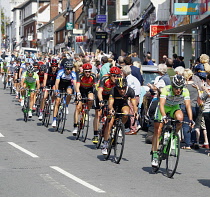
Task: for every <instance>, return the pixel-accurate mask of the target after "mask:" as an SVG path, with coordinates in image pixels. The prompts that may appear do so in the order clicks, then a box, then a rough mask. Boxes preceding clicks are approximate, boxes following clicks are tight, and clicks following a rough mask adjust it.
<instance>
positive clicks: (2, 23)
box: [1, 8, 9, 35]
mask: <svg viewBox="0 0 210 197" xmlns="http://www.w3.org/2000/svg"><path fill="white" fill-rule="evenodd" d="M5 23H6V25H8V24H9V19H8V17H7V16H6V15H5V10H4V9H2V8H1V32H2V35H5V33H6V30H5V26H6V25H5Z"/></svg>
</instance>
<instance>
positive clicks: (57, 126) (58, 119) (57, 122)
mask: <svg viewBox="0 0 210 197" xmlns="http://www.w3.org/2000/svg"><path fill="white" fill-rule="evenodd" d="M61 113H62V112H61V104H60V105H59V106H58V113H57V116H56V129H55V130H56V131H58V129H59V124H60V120H61Z"/></svg>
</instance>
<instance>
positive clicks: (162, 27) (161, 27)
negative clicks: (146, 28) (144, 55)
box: [150, 25, 169, 37]
mask: <svg viewBox="0 0 210 197" xmlns="http://www.w3.org/2000/svg"><path fill="white" fill-rule="evenodd" d="M167 29H169V26H167V25H150V37H153V36H155V35H157V34H158V33H160V32H161V31H165V30H167Z"/></svg>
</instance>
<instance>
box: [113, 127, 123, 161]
mask: <svg viewBox="0 0 210 197" xmlns="http://www.w3.org/2000/svg"><path fill="white" fill-rule="evenodd" d="M124 144H125V126H124V125H123V124H121V125H120V126H119V127H118V128H117V131H116V134H115V146H114V160H115V163H117V164H118V163H120V160H121V158H122V155H123V150H124Z"/></svg>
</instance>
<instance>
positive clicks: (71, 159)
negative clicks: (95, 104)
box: [0, 83, 210, 197]
mask: <svg viewBox="0 0 210 197" xmlns="http://www.w3.org/2000/svg"><path fill="white" fill-rule="evenodd" d="M0 95H1V102H0V110H1V113H0V119H1V121H0V150H1V153H0V174H1V179H0V196H1V197H14V196H15V197H46V196H50V197H69V196H70V197H74V196H75V197H76V196H81V197H96V196H97V197H98V196H109V197H118V196H119V197H128V196H130V197H135V196H146V197H153V196H162V197H165V196H170V197H173V196H174V197H177V196H181V197H182V196H184V197H188V196H189V197H194V196H195V197H197V196H208V194H209V192H210V157H208V156H207V155H206V154H205V152H204V150H203V149H202V150H199V151H194V150H191V151H189V150H181V157H180V162H179V166H178V169H177V173H176V174H175V175H174V178H172V179H169V178H167V177H166V175H165V163H163V164H162V166H161V169H160V172H159V173H157V174H154V173H152V171H151V167H150V155H149V152H150V149H151V145H149V144H145V142H144V141H145V140H144V136H145V134H146V133H145V132H143V131H140V132H139V133H138V135H136V136H126V143H125V150H124V154H123V159H122V160H121V163H120V164H115V163H114V162H113V161H112V160H111V159H110V160H108V161H104V158H103V155H101V151H100V150H97V149H95V147H94V145H93V144H92V142H91V138H92V135H93V131H92V119H93V118H91V127H90V132H89V135H88V139H87V141H86V143H83V142H81V141H76V140H75V138H74V137H73V136H72V133H71V130H72V129H73V123H72V117H73V111H74V107H75V106H74V105H70V106H69V109H70V110H69V111H70V114H69V115H68V120H67V124H66V128H67V130H65V131H64V134H60V133H58V132H54V130H53V129H52V128H51V127H49V128H48V129H47V128H45V127H44V126H41V123H40V122H39V121H38V119H37V117H36V116H33V117H32V119H31V120H30V121H28V122H27V123H25V122H24V121H23V114H22V112H21V107H20V105H19V103H18V102H17V100H16V99H15V96H14V95H10V94H9V90H6V91H5V90H3V89H2V83H1V84H0ZM91 112H93V111H91Z"/></svg>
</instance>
